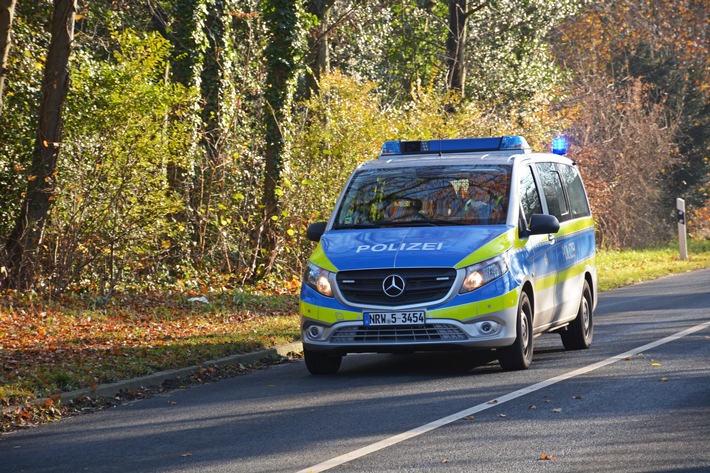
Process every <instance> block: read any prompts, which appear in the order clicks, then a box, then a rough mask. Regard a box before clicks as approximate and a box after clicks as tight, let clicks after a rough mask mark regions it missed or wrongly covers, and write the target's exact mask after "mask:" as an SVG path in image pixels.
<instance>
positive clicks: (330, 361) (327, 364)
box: [303, 350, 343, 374]
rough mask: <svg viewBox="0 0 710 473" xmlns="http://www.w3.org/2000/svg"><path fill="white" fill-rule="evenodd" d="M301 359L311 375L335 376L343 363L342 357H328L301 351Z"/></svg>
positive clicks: (315, 352)
mask: <svg viewBox="0 0 710 473" xmlns="http://www.w3.org/2000/svg"><path fill="white" fill-rule="evenodd" d="M303 358H304V359H305V360H306V368H308V371H310V373H311V374H335V373H337V372H338V370H339V369H340V363H341V362H342V361H343V357H342V355H329V354H327V353H322V352H318V351H310V350H303Z"/></svg>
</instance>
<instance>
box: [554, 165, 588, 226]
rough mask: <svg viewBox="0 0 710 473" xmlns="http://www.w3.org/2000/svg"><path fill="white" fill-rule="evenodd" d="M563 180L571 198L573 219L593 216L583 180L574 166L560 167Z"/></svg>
mask: <svg viewBox="0 0 710 473" xmlns="http://www.w3.org/2000/svg"><path fill="white" fill-rule="evenodd" d="M559 169H560V174H562V180H563V181H564V182H565V185H566V186H567V195H568V196H569V206H570V212H571V213H572V218H580V217H588V216H589V215H591V211H590V210H589V202H588V201H587V194H586V193H585V192H584V185H583V184H582V179H581V178H580V177H579V173H578V172H577V169H575V168H574V167H572V166H568V165H565V164H561V165H560V166H559Z"/></svg>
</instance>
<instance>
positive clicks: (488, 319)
mask: <svg viewBox="0 0 710 473" xmlns="http://www.w3.org/2000/svg"><path fill="white" fill-rule="evenodd" d="M560 145H562V146H560ZM564 153H565V150H564V144H563V143H561V142H560V140H555V142H554V144H553V152H552V153H532V152H531V151H530V147H529V146H528V144H527V141H526V140H525V139H524V138H523V137H521V136H503V137H492V138H465V139H442V140H425V141H388V142H386V143H385V144H384V146H383V147H382V152H381V155H380V156H379V158H378V159H375V160H372V161H368V162H365V163H363V164H361V165H360V166H359V167H358V168H357V169H356V170H355V171H354V172H353V174H352V175H351V177H350V179H349V180H348V182H347V184H346V186H345V189H344V190H343V192H342V194H341V196H340V198H339V199H338V201H337V204H336V207H335V210H334V212H333V213H332V215H331V217H330V219H329V221H327V222H316V223H314V224H312V225H311V226H310V227H309V228H308V232H307V234H308V238H309V239H310V240H312V241H315V242H317V243H318V245H317V247H316V249H315V251H314V252H313V254H312V256H311V257H310V260H309V262H308V265H307V268H306V271H305V275H304V279H303V284H302V286H301V294H300V304H299V305H300V308H299V311H300V314H301V329H302V337H303V348H304V357H305V363H306V367H307V368H308V370H309V371H310V372H311V373H312V374H332V373H335V372H337V371H338V369H339V368H340V365H341V361H342V357H343V356H344V355H346V354H348V353H364V352H374V353H399V352H419V351H435V350H457V351H470V350H476V349H494V350H495V353H496V356H497V358H498V360H499V362H500V365H501V367H502V368H503V369H504V370H522V369H527V368H528V367H529V366H530V363H531V362H532V358H533V338H535V337H536V336H538V335H540V334H542V333H546V332H555V333H559V334H560V336H561V338H562V343H563V345H564V347H565V348H567V349H570V350H578V349H585V348H588V347H589V346H590V344H591V343H592V335H593V311H594V308H595V306H596V302H597V272H596V266H595V241H594V223H593V220H592V215H591V211H590V207H589V202H588V199H587V194H586V191H585V189H584V185H583V183H582V179H581V178H580V175H579V172H578V170H577V168H576V167H575V164H574V163H573V162H572V161H571V160H570V159H568V158H566V157H564V156H563V155H564Z"/></svg>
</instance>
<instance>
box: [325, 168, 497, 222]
mask: <svg viewBox="0 0 710 473" xmlns="http://www.w3.org/2000/svg"><path fill="white" fill-rule="evenodd" d="M509 190H510V166H483V165H451V166H426V167H412V168H393V169H366V170H361V171H357V172H356V174H355V175H354V176H353V179H352V181H351V182H350V185H349V186H348V188H347V190H346V192H345V195H344V198H343V200H342V205H341V206H340V208H339V209H338V211H337V216H336V221H335V225H334V228H336V229H338V228H352V227H357V226H397V225H403V226H412V225H498V224H504V223H505V222H506V218H507V213H508V196H509Z"/></svg>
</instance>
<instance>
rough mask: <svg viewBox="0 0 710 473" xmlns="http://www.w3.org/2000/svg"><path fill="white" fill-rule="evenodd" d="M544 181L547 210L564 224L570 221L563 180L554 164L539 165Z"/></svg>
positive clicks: (543, 187) (543, 189) (541, 177)
mask: <svg viewBox="0 0 710 473" xmlns="http://www.w3.org/2000/svg"><path fill="white" fill-rule="evenodd" d="M537 169H538V171H539V174H540V180H541V181H542V192H543V193H544V194H545V201H546V202H547V210H548V211H549V213H550V215H554V216H555V217H557V220H559V221H560V222H564V221H566V220H569V219H570V214H569V208H567V201H566V200H565V192H564V190H563V189H562V178H561V177H560V173H559V172H557V168H556V167H555V164H554V163H540V164H538V165H537Z"/></svg>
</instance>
